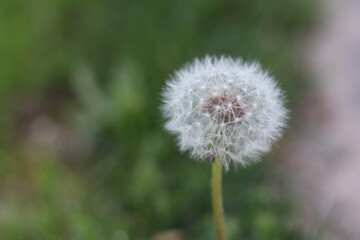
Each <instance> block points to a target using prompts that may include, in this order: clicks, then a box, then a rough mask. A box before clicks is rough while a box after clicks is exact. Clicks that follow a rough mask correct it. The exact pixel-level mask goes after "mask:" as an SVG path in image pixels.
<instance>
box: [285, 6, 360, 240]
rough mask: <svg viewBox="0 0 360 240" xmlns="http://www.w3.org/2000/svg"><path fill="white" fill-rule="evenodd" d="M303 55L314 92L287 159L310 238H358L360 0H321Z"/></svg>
mask: <svg viewBox="0 0 360 240" xmlns="http://www.w3.org/2000/svg"><path fill="white" fill-rule="evenodd" d="M321 5H322V7H323V9H322V10H323V18H322V19H321V20H320V21H319V23H318V24H317V25H316V26H315V27H314V30H313V35H312V36H311V37H310V38H309V39H307V41H308V42H307V44H308V49H307V51H306V53H305V54H304V55H305V56H304V60H305V64H306V66H307V68H308V69H309V70H310V79H313V81H312V82H310V84H311V86H312V87H313V88H312V90H311V91H310V93H309V94H308V96H305V97H304V100H303V101H302V103H300V104H299V108H298V109H297V110H296V113H295V121H296V122H297V126H298V129H297V130H296V131H295V132H294V134H293V140H292V142H290V143H289V150H287V151H288V152H287V153H286V154H285V157H286V158H288V160H289V161H288V162H287V164H288V166H287V167H289V170H290V175H291V176H292V179H293V183H294V185H295V186H296V190H295V191H296V195H297V199H298V204H299V211H298V214H299V219H300V220H299V222H300V223H301V225H302V226H303V229H305V232H306V233H307V235H308V236H310V237H311V238H309V239H325V240H345V239H349V240H350V239H351V240H356V239H360V228H359V223H360V1H354V0H346V1H336V0H333V1H331V0H327V1H325V0H324V1H322V2H321Z"/></svg>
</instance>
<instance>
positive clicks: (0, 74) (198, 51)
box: [0, 0, 316, 240]
mask: <svg viewBox="0 0 360 240" xmlns="http://www.w3.org/2000/svg"><path fill="white" fill-rule="evenodd" d="M315 5H316V4H315V3H314V2H313V1H310V0H303V1H297V0H289V1H281V0H272V1H265V0H256V1H253V0H243V1H235V0H226V1H220V0H207V1H205V0H196V1H194V0H184V1H178V0H170V1H169V0H167V1H165V0H154V1H147V0H141V1H130V0H128V1H126V0H122V1H112V0H108V1H99V0H87V1H84V0H79V1H75V2H74V1H70V0H49V1H44V0H34V1H31V2H29V1H25V0H17V1H13V0H2V1H0V56H1V57H0V113H1V114H0V129H1V132H2V134H1V136H0V239H9V240H16V239H19V240H20V239H30V240H31V239H51V240H53V239H87V240H88V239H90V240H91V239H114V240H115V239H116V240H126V239H140V240H141V239H150V238H151V236H153V235H155V234H157V233H159V232H162V231H166V230H169V229H180V230H181V231H183V232H184V233H185V238H186V239H197V240H201V239H204V240H209V239H215V236H214V231H213V226H212V218H211V206H210V200H209V196H210V192H209V191H210V189H209V172H210V169H209V166H207V165H203V164H201V163H198V162H194V161H192V160H189V159H188V157H187V156H186V155H185V154H180V153H179V152H178V150H177V148H176V146H175V144H174V140H173V139H172V138H171V137H170V136H168V135H167V134H166V133H164V131H163V130H162V124H163V119H162V118H161V115H160V113H159V110H158V106H159V104H160V97H159V93H160V92H161V88H162V86H163V84H164V81H165V79H166V78H167V77H168V76H169V75H170V74H171V73H172V72H173V71H174V69H176V68H178V67H180V66H181V65H182V64H184V63H185V62H187V61H189V60H192V59H193V58H194V57H201V56H204V55H205V54H210V55H213V54H215V55H221V54H226V55H230V56H241V57H243V58H244V59H246V60H248V59H250V60H251V59H258V60H259V61H260V62H261V63H262V64H263V65H264V67H265V68H267V69H270V70H271V72H272V73H273V74H274V75H275V76H276V77H277V78H278V79H279V81H280V82H281V86H282V87H283V88H284V89H285V90H286V92H287V94H288V97H289V105H290V106H291V105H292V104H294V103H295V102H296V100H297V99H298V97H299V96H300V94H301V89H302V88H303V87H304V81H303V79H302V78H303V76H304V75H303V73H302V69H301V65H299V61H298V59H297V52H296V51H295V47H294V46H295V44H296V43H298V41H299V40H301V37H302V36H303V34H304V33H306V30H307V29H308V27H309V26H310V24H311V22H312V20H313V18H314V15H315V10H314V9H316V8H315V7H316V6H315ZM268 158H270V157H269V155H268V156H267V157H266V159H265V161H264V162H262V163H260V164H258V165H256V166H252V167H249V168H246V169H238V170H235V171H231V172H230V173H229V174H227V175H226V176H225V183H224V198H225V210H226V213H227V218H228V219H227V220H228V231H229V235H230V236H231V239H248V240H250V239H267V240H269V239H293V240H295V239H302V238H301V235H300V233H299V231H298V229H296V227H295V225H294V224H292V222H293V215H292V209H293V208H292V204H293V199H292V197H291V195H290V194H289V189H288V188H287V185H286V184H285V183H283V181H284V180H283V179H281V177H280V175H279V173H278V171H279V170H278V169H277V168H276V165H275V164H274V162H275V160H269V159H268Z"/></svg>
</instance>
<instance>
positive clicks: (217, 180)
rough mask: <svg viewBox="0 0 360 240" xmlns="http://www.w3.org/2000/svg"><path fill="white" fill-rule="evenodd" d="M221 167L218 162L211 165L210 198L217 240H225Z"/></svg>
mask: <svg viewBox="0 0 360 240" xmlns="http://www.w3.org/2000/svg"><path fill="white" fill-rule="evenodd" d="M221 175H222V165H221V163H220V162H218V161H214V163H213V164H212V178H211V197H212V207H213V215H214V222H215V228H216V235H217V238H218V240H226V239H227V237H226V231H225V216H224V208H223V202H222V193H221V192H222V190H221V178H222V176H221Z"/></svg>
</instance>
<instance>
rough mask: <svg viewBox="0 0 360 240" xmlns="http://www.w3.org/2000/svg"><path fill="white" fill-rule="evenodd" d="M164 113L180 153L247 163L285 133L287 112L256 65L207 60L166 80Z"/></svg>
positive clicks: (225, 59) (268, 78)
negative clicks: (184, 152) (185, 152)
mask: <svg viewBox="0 0 360 240" xmlns="http://www.w3.org/2000/svg"><path fill="white" fill-rule="evenodd" d="M162 111H163V113H164V115H165V117H166V118H167V123H166V129H167V130H168V131H170V132H171V133H173V134H175V135H176V137H177V140H178V145H179V147H180V149H181V150H182V151H189V152H190V154H191V156H192V157H194V158H197V159H201V160H203V161H204V162H213V161H215V159H217V160H219V161H221V162H222V163H223V165H225V167H228V166H229V164H230V163H231V162H233V163H235V164H240V165H243V166H245V165H248V164H249V163H251V162H254V161H257V160H258V159H259V158H258V156H259V155H261V154H262V153H266V152H268V151H269V150H270V147H271V145H272V143H273V142H274V141H276V140H277V139H279V138H280V137H281V135H282V132H283V129H284V127H285V125H286V120H287V110H286V108H285V107H284V104H283V93H282V91H281V90H280V88H279V87H278V85H277V83H276V82H275V80H274V79H273V78H272V77H271V76H270V75H269V74H268V73H267V72H265V71H264V70H262V69H261V67H260V65H259V64H258V63H245V62H243V61H242V60H241V59H232V58H229V57H220V58H216V57H205V58H204V59H201V60H199V59H196V60H195V61H193V62H192V63H190V64H188V65H186V66H185V67H183V68H182V69H180V70H179V71H177V72H176V73H175V74H174V76H173V77H172V78H171V79H170V80H169V81H167V85H166V88H165V90H164V92H163V105H162Z"/></svg>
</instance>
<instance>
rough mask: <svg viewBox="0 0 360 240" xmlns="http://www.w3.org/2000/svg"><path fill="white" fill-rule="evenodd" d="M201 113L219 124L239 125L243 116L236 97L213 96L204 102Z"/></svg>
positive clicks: (243, 113) (242, 110)
mask: <svg viewBox="0 0 360 240" xmlns="http://www.w3.org/2000/svg"><path fill="white" fill-rule="evenodd" d="M203 112H205V113H206V114H209V115H210V117H211V118H213V119H215V120H216V121H217V122H218V123H220V124H230V123H239V122H240V120H241V118H242V117H243V116H244V115H245V112H244V109H243V107H242V106H241V105H240V103H239V101H238V99H237V98H236V97H224V96H214V97H211V98H209V99H207V100H205V101H204V105H203Z"/></svg>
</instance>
